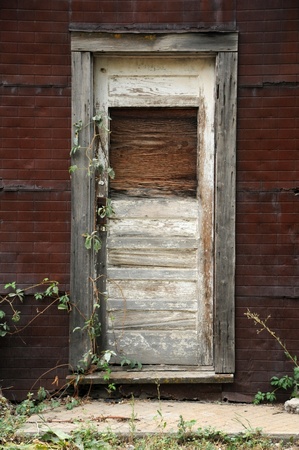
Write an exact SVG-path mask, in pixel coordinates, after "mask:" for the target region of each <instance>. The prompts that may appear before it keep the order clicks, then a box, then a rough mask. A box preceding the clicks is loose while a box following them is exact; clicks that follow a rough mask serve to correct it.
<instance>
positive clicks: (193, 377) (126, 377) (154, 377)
mask: <svg viewBox="0 0 299 450" xmlns="http://www.w3.org/2000/svg"><path fill="white" fill-rule="evenodd" d="M67 380H69V381H72V380H76V382H78V383H79V384H81V385H93V386H94V385H95V384H107V380H106V379H105V372H94V373H92V374H88V375H81V376H80V377H79V381H78V375H75V376H74V375H68V376H67ZM233 382H234V375H233V374H217V373H215V372H214V371H213V370H194V369H193V370H191V369H190V367H187V368H185V367H184V366H182V369H181V370H177V371H175V370H167V369H166V368H165V367H164V369H163V370H162V371H160V370H153V369H152V370H146V369H143V370H141V371H140V370H138V371H137V370H127V371H126V370H114V369H113V368H112V372H111V374H110V377H109V383H115V384H152V383H154V384H157V383H159V384H163V383H167V384H169V383H173V384H180V383H203V384H204V383H205V384H216V383H221V384H224V383H233Z"/></svg>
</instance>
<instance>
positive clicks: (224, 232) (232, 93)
mask: <svg viewBox="0 0 299 450" xmlns="http://www.w3.org/2000/svg"><path fill="white" fill-rule="evenodd" d="M236 89H237V54H236V53H219V55H218V58H217V91H218V98H217V103H216V171H217V185H216V218H215V220H216V234H215V265H216V275H215V299H216V303H215V307H216V320H215V354H216V368H215V370H216V371H217V372H219V373H232V372H234V369H235V358H234V355H235V321H234V317H235V307H234V298H235V178H236V174H235V172H236V98H237V95H236Z"/></svg>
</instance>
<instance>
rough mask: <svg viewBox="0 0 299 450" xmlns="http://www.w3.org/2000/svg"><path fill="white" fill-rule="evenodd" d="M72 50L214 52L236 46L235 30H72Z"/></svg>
mask: <svg viewBox="0 0 299 450" xmlns="http://www.w3.org/2000/svg"><path fill="white" fill-rule="evenodd" d="M71 49H72V51H81V52H82V51H90V52H96V53H110V54H111V53H131V52H132V53H134V54H138V53H145V54H147V53H153V54H156V56H158V54H159V53H166V54H167V53H170V54H172V55H174V56H177V55H178V54H180V53H186V54H189V55H190V54H191V53H192V52H194V53H199V52H200V53H216V52H230V51H236V49H237V33H219V34H218V33H182V34H178V33H172V34H157V33H139V34H136V33H129V34H128V33H99V32H76V31H75V32H72V42H71Z"/></svg>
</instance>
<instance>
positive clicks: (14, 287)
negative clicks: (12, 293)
mask: <svg viewBox="0 0 299 450" xmlns="http://www.w3.org/2000/svg"><path fill="white" fill-rule="evenodd" d="M8 288H12V289H16V282H15V281H13V282H12V283H7V284H6V285H5V286H4V289H8Z"/></svg>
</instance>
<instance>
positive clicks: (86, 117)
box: [69, 52, 95, 369]
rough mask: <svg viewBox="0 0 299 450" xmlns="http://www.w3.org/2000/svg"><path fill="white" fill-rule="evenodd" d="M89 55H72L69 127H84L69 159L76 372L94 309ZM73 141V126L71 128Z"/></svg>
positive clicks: (86, 347)
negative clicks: (89, 246)
mask: <svg viewBox="0 0 299 450" xmlns="http://www.w3.org/2000/svg"><path fill="white" fill-rule="evenodd" d="M92 80H93V65H92V55H91V54H90V53H89V52H74V53H73V54H72V125H73V124H74V123H76V122H78V121H80V120H82V122H83V124H84V127H83V129H82V130H81V131H80V133H79V144H80V145H81V147H82V148H81V149H80V150H77V152H76V153H75V155H73V156H72V162H71V164H72V165H75V164H76V165H77V166H78V169H77V170H76V171H75V172H74V173H73V174H72V177H71V193H72V225H71V227H72V228H71V236H72V237H71V301H72V303H73V305H74V306H73V308H72V311H71V316H70V358H69V359H70V361H69V362H70V366H71V368H72V369H75V368H76V367H77V366H78V365H79V364H80V360H81V359H82V357H83V355H84V354H85V353H86V352H88V351H89V350H90V341H89V339H88V335H87V332H86V331H75V332H73V329H74V328H76V327H80V328H82V327H83V326H84V321H85V319H84V318H89V317H90V315H91V312H92V309H93V302H92V301H91V299H93V292H92V284H91V282H90V277H93V278H94V273H95V264H94V258H93V254H92V252H91V251H88V250H86V249H85V247H84V245H85V241H84V238H83V236H82V235H83V234H84V233H86V232H89V233H90V232H91V231H93V229H94V209H95V208H94V198H95V187H94V180H93V179H92V177H89V176H88V175H87V166H88V164H87V158H86V151H85V149H84V147H87V146H88V145H89V143H90V142H91V135H92V131H91V126H88V125H87V126H85V125H86V124H90V123H91V119H92V112H93V111H92V109H93V107H92V97H93V92H92ZM72 133H73V136H72V140H73V138H74V127H72Z"/></svg>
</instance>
